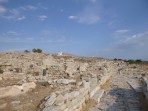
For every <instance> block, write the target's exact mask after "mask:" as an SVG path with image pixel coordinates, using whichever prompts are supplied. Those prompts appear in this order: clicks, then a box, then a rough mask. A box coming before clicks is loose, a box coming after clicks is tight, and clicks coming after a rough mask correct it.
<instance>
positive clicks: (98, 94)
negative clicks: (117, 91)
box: [92, 89, 104, 103]
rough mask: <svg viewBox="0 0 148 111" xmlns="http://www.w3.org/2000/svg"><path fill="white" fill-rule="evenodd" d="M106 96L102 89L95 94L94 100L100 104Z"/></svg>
mask: <svg viewBox="0 0 148 111" xmlns="http://www.w3.org/2000/svg"><path fill="white" fill-rule="evenodd" d="M103 94H104V90H102V89H99V90H98V91H97V92H96V93H95V94H94V96H93V97H92V99H93V100H95V102H96V103H99V102H100V99H101V98H102V96H103Z"/></svg>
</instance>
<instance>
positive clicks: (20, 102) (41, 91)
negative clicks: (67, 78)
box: [0, 86, 52, 111]
mask: <svg viewBox="0 0 148 111" xmlns="http://www.w3.org/2000/svg"><path fill="white" fill-rule="evenodd" d="M51 90H52V89H51V88H50V86H37V87H36V89H33V90H32V91H29V92H27V93H26V94H22V95H19V96H15V97H7V98H2V99H0V105H1V104H5V103H7V106H6V107H5V108H4V109H0V111H37V110H38V106H39V104H40V102H41V100H42V99H43V98H44V97H45V96H47V95H49V94H50V92H51Z"/></svg>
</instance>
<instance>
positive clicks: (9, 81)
mask: <svg viewBox="0 0 148 111" xmlns="http://www.w3.org/2000/svg"><path fill="white" fill-rule="evenodd" d="M147 79H148V66H147V65H138V64H132V65H131V64H128V63H125V62H123V61H118V60H116V61H114V60H109V59H103V58H95V57H79V56H74V55H70V54H62V55H61V54H60V55H58V54H45V53H40V54H39V53H31V52H29V53H27V52H26V53H25V52H0V110H2V111H9V110H10V109H11V110H12V109H13V111H26V110H27V111H39V110H41V111H84V110H85V111H88V110H89V111H107V110H108V109H110V110H112V111H115V110H117V111H118V110H119V109H123V111H126V110H129V111H130V110H131V109H132V108H135V105H133V106H132V105H131V104H136V105H137V107H136V110H134V111H140V110H141V111H142V110H143V111H146V99H144V98H143V96H141V95H146V94H147V90H146V89H145V88H147V82H146V81H147ZM135 81H136V82H135ZM141 81H142V82H141ZM141 83H142V84H144V85H142V84H141ZM142 88H143V89H142ZM137 90H138V91H139V92H140V93H139V92H136V91H137ZM143 90H144V91H143ZM129 93H131V96H130V97H129ZM135 95H136V96H135ZM16 97H17V99H16ZM135 97H138V98H137V99H135ZM130 98H133V99H130ZM141 98H142V99H141ZM145 98H147V95H146V96H145ZM130 100H132V101H133V103H131V102H129V101H130ZM141 100H142V101H145V102H144V103H142V104H141V102H140V101H141ZM130 108H131V109H130Z"/></svg>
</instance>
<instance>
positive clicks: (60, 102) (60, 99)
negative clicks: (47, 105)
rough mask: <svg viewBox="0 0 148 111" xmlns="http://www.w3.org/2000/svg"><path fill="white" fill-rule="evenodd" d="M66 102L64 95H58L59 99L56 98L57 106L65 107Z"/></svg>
mask: <svg viewBox="0 0 148 111" xmlns="http://www.w3.org/2000/svg"><path fill="white" fill-rule="evenodd" d="M64 100H65V98H64V96H63V95H61V94H60V95H58V96H57V97H56V100H55V103H54V104H55V105H56V106H61V105H63V104H64Z"/></svg>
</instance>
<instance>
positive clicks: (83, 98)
mask: <svg viewBox="0 0 148 111" xmlns="http://www.w3.org/2000/svg"><path fill="white" fill-rule="evenodd" d="M96 76H97V75H94V76H93V77H89V80H88V81H86V80H84V79H83V80H82V83H80V84H79V87H77V88H75V89H71V90H68V91H65V92H64V93H63V92H62V91H60V90H59V91H57V92H53V93H51V94H50V95H49V96H47V97H45V98H44V100H43V102H42V103H41V105H40V108H41V111H81V110H82V108H83V107H85V105H86V102H87V101H89V100H90V99H94V100H96V101H97V102H99V100H100V95H103V93H104V91H102V90H101V89H100V86H101V85H103V84H104V83H105V82H106V81H107V80H108V79H109V78H110V77H111V74H106V76H104V77H102V79H103V80H102V81H99V82H98V79H97V78H96ZM73 82H76V81H73ZM61 83H62V82H61ZM69 85H70V84H69ZM65 87H67V86H65ZM99 90H100V91H101V93H99V94H100V95H97V96H94V95H95V94H96V92H97V91H99Z"/></svg>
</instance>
